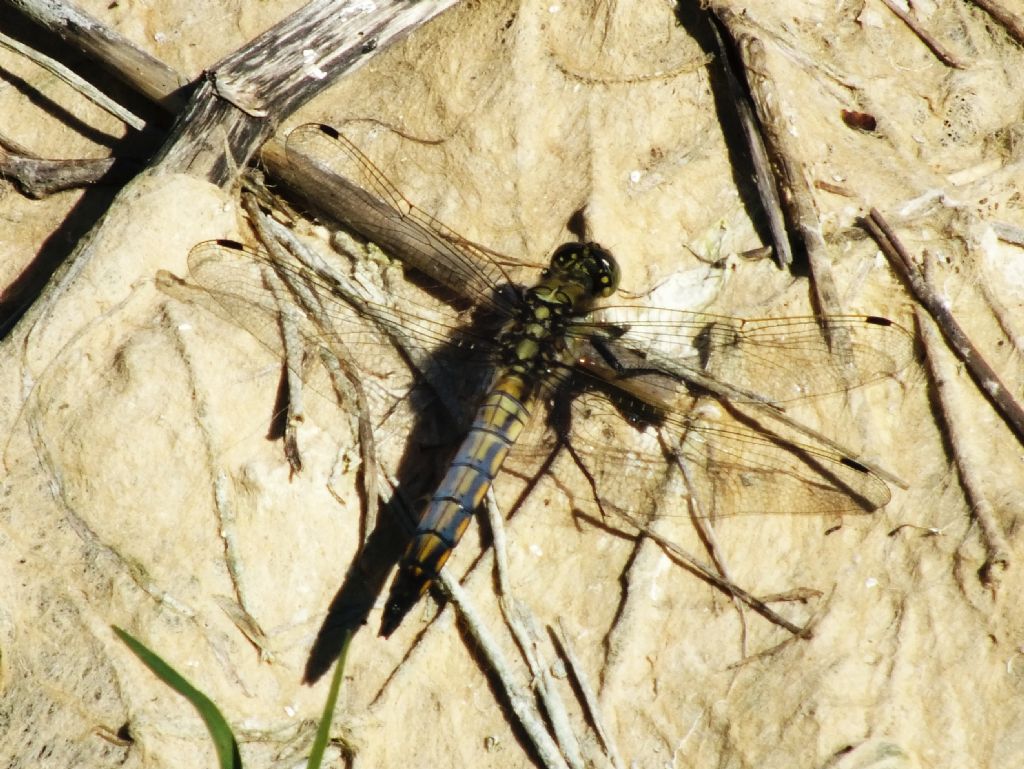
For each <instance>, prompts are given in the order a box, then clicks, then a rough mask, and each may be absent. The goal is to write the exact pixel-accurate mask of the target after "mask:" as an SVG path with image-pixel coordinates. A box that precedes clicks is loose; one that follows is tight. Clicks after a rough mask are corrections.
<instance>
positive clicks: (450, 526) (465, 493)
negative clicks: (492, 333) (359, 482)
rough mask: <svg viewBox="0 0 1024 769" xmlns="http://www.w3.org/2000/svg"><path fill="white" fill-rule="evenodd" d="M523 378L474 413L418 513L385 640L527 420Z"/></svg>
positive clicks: (513, 374) (433, 575)
mask: <svg viewBox="0 0 1024 769" xmlns="http://www.w3.org/2000/svg"><path fill="white" fill-rule="evenodd" d="M527 379H528V377H526V376H524V375H523V374H522V373H520V372H517V371H506V372H504V373H503V374H502V375H501V376H499V377H498V379H497V381H496V382H495V384H494V386H493V387H492V388H491V390H490V392H489V393H488V395H487V397H486V398H485V399H484V402H483V403H482V404H481V405H480V408H479V409H478V410H477V412H476V418H475V419H474V420H473V426H472V427H471V428H470V429H469V432H468V433H467V435H466V437H465V439H464V440H463V441H462V445H461V446H460V447H459V450H458V451H457V452H456V454H455V458H454V459H453V460H452V463H451V465H450V466H449V468H448V472H447V473H446V474H445V476H444V479H443V480H442V481H441V483H440V485H439V486H438V488H437V491H436V492H435V493H434V496H433V497H432V498H431V500H430V503H429V504H428V505H427V508H426V510H425V511H424V512H423V517H422V518H421V519H420V522H419V525H418V526H417V527H416V532H415V534H413V538H412V541H411V542H409V545H408V547H407V548H406V550H405V554H404V555H403V556H402V561H401V564H400V565H399V569H400V571H399V573H398V577H397V578H396V580H395V584H394V585H393V586H392V588H391V595H390V596H389V598H388V603H387V606H386V607H385V609H384V620H383V623H382V625H381V635H384V636H388V635H390V634H391V632H392V631H393V630H394V629H395V628H396V627H398V623H399V622H401V620H402V617H404V616H405V614H406V613H407V612H408V611H409V609H410V608H411V607H412V606H413V604H415V603H416V601H417V600H418V599H419V598H420V596H422V595H423V594H424V593H425V592H426V591H427V588H428V587H430V583H431V582H433V581H434V580H435V579H437V575H438V574H439V573H440V571H441V568H442V567H443V566H444V564H445V561H447V560H448V556H449V555H451V552H452V550H453V549H454V548H455V545H456V544H458V541H459V540H460V539H461V538H462V535H463V534H464V533H465V531H466V527H467V526H468V525H469V522H470V519H471V518H472V517H473V513H474V512H475V511H476V509H477V508H478V507H479V506H480V503H481V502H483V498H484V496H485V495H486V494H487V490H488V489H489V488H490V486H491V483H492V482H493V481H494V478H495V476H496V475H497V474H498V471H499V470H500V469H501V465H502V463H503V462H504V461H505V457H506V456H508V452H509V449H511V448H512V444H514V443H515V442H516V440H517V439H518V438H519V435H520V434H521V433H522V431H523V428H524V426H525V425H526V421H527V420H528V419H529V416H530V415H529V411H528V410H527V405H526V404H527V402H528V401H529V399H530V395H531V393H532V392H533V389H534V388H533V387H532V386H531V383H529V382H528V381H527Z"/></svg>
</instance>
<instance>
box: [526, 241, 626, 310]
mask: <svg viewBox="0 0 1024 769" xmlns="http://www.w3.org/2000/svg"><path fill="white" fill-rule="evenodd" d="M543 278H544V282H545V283H547V284H548V285H549V286H555V285H557V286H558V287H559V290H560V292H561V293H564V294H569V293H571V294H572V301H573V303H574V304H583V305H585V304H589V303H590V302H591V301H593V300H595V299H603V298H605V297H608V296H611V295H612V294H614V293H615V290H616V289H617V288H618V287H619V265H618V262H616V261H615V257H613V256H612V255H611V254H610V253H609V252H608V251H607V250H606V249H604V248H602V247H601V246H599V245H598V244H597V243H563V244H562V245H560V246H559V247H558V248H556V249H555V251H554V253H553V254H551V266H550V267H548V268H547V269H545V270H544V272H543Z"/></svg>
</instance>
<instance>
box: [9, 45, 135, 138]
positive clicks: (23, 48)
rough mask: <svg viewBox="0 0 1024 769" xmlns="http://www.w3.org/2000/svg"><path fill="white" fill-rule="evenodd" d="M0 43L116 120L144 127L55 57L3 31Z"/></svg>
mask: <svg viewBox="0 0 1024 769" xmlns="http://www.w3.org/2000/svg"><path fill="white" fill-rule="evenodd" d="M0 45H2V46H4V47H5V48H8V49H10V50H12V51H14V52H15V53H19V54H21V55H22V56H24V57H25V58H26V59H28V60H29V61H32V62H35V63H36V64H38V65H39V66H40V67H42V68H43V69H45V70H46V71H47V72H50V73H51V74H53V75H54V77H56V78H58V79H60V80H63V81H64V82H65V83H67V84H68V85H69V86H71V87H72V88H74V89H75V90H76V91H78V92H79V93H80V94H82V96H84V97H85V98H86V99H88V100H89V101H91V102H92V103H93V104H95V105H97V106H98V107H100V108H101V109H104V110H106V111H107V112H109V113H110V114H111V115H113V116H114V117H116V118H117V119H118V120H121V121H123V122H124V123H127V124H128V125H130V126H131V127H132V128H134V129H135V130H136V131H141V130H142V129H143V128H145V127H146V121H145V120H143V119H142V118H140V117H138V116H137V115H134V114H133V113H131V112H129V111H128V110H127V109H125V108H124V107H122V106H121V105H120V104H118V103H117V102H116V101H114V100H113V99H111V98H110V97H109V96H107V95H106V94H105V93H103V92H102V91H101V90H100V89H99V88H97V87H96V86H94V85H93V84H92V83H90V82H89V81H88V80H86V79H85V78H83V77H81V76H80V75H77V74H75V73H74V72H73V71H72V70H70V69H69V68H68V67H65V66H64V65H63V64H61V63H60V62H59V61H57V60H56V59H52V58H50V57H49V56H46V55H44V54H42V53H40V52H39V51H37V50H35V49H34V48H30V47H29V46H27V45H24V44H23V43H19V42H18V41H17V40H14V39H12V38H10V37H8V36H7V35H5V34H3V33H0Z"/></svg>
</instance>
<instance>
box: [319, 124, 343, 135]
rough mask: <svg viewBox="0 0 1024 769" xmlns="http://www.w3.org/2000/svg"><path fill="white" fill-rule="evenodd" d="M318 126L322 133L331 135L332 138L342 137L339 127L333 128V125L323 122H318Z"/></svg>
mask: <svg viewBox="0 0 1024 769" xmlns="http://www.w3.org/2000/svg"><path fill="white" fill-rule="evenodd" d="M317 128H319V129H320V133H325V134H327V135H328V136H330V137H331V138H332V139H340V138H341V134H340V133H338V129H336V128H333V127H331V126H329V125H324V124H323V123H318V124H317Z"/></svg>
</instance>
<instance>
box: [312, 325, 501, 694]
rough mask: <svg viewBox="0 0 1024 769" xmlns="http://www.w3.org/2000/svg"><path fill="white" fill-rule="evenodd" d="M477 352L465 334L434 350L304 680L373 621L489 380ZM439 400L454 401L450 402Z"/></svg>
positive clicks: (330, 661) (322, 670) (317, 675)
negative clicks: (391, 468)
mask: <svg viewBox="0 0 1024 769" xmlns="http://www.w3.org/2000/svg"><path fill="white" fill-rule="evenodd" d="M492 322H493V319H492V318H488V317H481V318H479V319H478V322H477V323H476V324H474V328H480V329H483V328H487V327H488V325H489V324H491V323H492ZM474 354H475V351H474V350H473V349H471V348H468V349H467V347H466V345H465V340H459V339H453V340H451V341H450V342H449V343H448V344H446V345H444V346H442V347H441V348H439V349H438V350H436V351H435V352H434V353H433V354H432V355H431V359H430V360H429V361H428V363H427V365H426V366H425V367H424V368H425V370H427V371H429V372H431V374H430V375H428V379H429V381H424V382H421V384H420V386H417V387H415V388H414V389H413V390H412V392H411V394H410V398H411V402H410V406H411V408H410V411H411V412H412V413H413V414H415V416H414V418H413V423H412V425H411V426H410V428H409V430H408V433H407V438H406V441H405V448H404V450H403V452H402V456H401V457H400V459H399V460H398V465H397V468H396V470H395V472H394V484H393V486H392V488H391V489H390V491H391V493H390V496H389V497H388V498H387V499H384V498H382V499H381V500H380V501H379V502H378V506H379V510H378V515H377V516H376V523H375V525H374V526H373V528H372V529H371V530H369V531H368V532H366V537H365V540H364V544H363V547H362V548H361V549H360V551H359V552H358V553H357V555H356V557H355V558H354V559H353V561H352V564H351V565H350V566H349V568H348V571H347V572H346V574H345V577H344V579H343V580H342V584H341V586H340V587H339V589H338V591H337V593H336V594H335V596H334V598H333V599H332V601H331V603H330V606H329V607H328V610H327V614H326V616H325V617H324V621H323V623H322V624H321V626H320V630H319V631H318V633H317V637H316V639H315V641H314V642H313V646H312V648H311V649H310V653H309V657H308V658H307V661H306V668H305V671H304V673H303V681H304V682H305V683H308V684H313V683H315V682H316V681H317V680H319V679H320V678H321V677H322V676H323V675H324V674H325V673H326V672H327V671H328V669H329V668H330V666H331V664H333V662H334V660H335V659H337V658H338V656H339V654H340V652H341V650H342V648H343V645H344V643H345V642H346V641H347V639H349V638H350V637H351V636H353V635H354V634H355V633H356V632H357V631H358V630H359V629H360V628H361V627H362V626H364V625H365V624H367V621H368V618H369V615H370V613H371V611H372V610H373V608H374V607H375V606H376V605H378V604H379V602H380V599H381V596H382V594H383V593H384V591H385V589H386V582H387V580H388V576H389V575H390V574H391V572H392V570H393V569H394V567H395V565H396V564H397V563H398V562H399V560H400V559H401V557H402V554H403V552H404V550H405V547H406V545H407V544H408V542H409V540H410V538H411V536H412V534H413V532H414V531H415V529H416V525H417V522H418V518H419V515H420V512H421V509H422V507H423V506H424V505H425V503H426V501H427V500H428V499H429V497H430V495H431V493H432V492H433V491H434V490H435V489H436V488H437V485H438V483H439V482H440V479H441V477H442V476H443V475H444V472H445V470H446V469H447V466H448V464H449V463H450V461H451V458H452V456H453V455H454V454H455V452H456V450H457V449H458V446H459V443H460V441H461V438H462V435H463V434H464V433H465V430H466V427H467V425H468V424H469V422H470V421H471V419H472V414H473V408H474V406H475V404H476V403H477V401H478V400H479V393H480V392H481V391H482V390H483V388H484V387H485V386H486V384H487V377H488V372H487V368H488V367H487V366H483V367H482V366H481V365H480V361H479V360H476V361H475V365H474V360H473V358H474ZM442 391H443V392H444V397H442V396H441V394H440V393H441V392H442ZM440 404H448V408H445V407H444V406H440ZM452 404H459V405H460V406H462V411H461V413H455V414H453V413H451V411H450V408H451V405H452ZM439 406H440V407H439ZM361 503H362V504H363V505H364V507H365V505H366V504H367V503H368V500H367V499H366V498H365V496H364V498H363V499H362V500H361ZM432 589H433V590H434V591H437V588H436V587H434V588H432ZM435 595H438V594H437V593H436V592H435Z"/></svg>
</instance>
